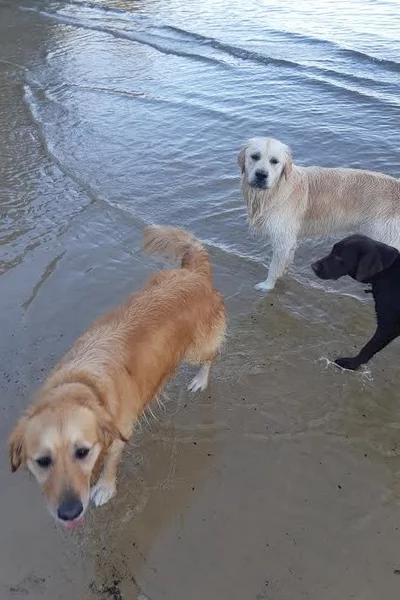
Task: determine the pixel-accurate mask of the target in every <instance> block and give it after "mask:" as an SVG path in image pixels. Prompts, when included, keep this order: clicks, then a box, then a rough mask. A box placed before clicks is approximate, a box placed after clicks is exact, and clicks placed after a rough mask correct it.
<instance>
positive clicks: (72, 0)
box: [62, 0, 400, 73]
mask: <svg viewBox="0 0 400 600" xmlns="http://www.w3.org/2000/svg"><path fill="white" fill-rule="evenodd" d="M66 4H70V5H72V6H77V7H79V8H83V9H89V10H94V11H96V12H98V13H100V14H115V15H118V16H122V17H124V18H125V19H127V20H128V19H129V20H131V19H132V18H134V19H135V20H139V19H140V20H143V21H147V17H146V16H145V15H141V14H140V13H137V12H136V13H135V14H134V17H133V15H132V14H130V13H129V12H127V11H126V10H124V9H121V8H114V7H109V6H100V5H99V4H97V3H95V2H90V1H88V2H78V1H77V0H69V2H68V3H66ZM62 6H63V7H64V8H65V4H63V5H62ZM162 28H164V29H168V30H170V31H173V32H175V33H179V34H180V35H184V36H185V37H187V38H188V39H192V40H194V39H195V40H198V41H203V42H206V43H210V42H213V41H215V42H217V40H214V39H213V38H210V37H207V36H204V35H201V34H198V33H194V32H191V31H188V30H186V29H182V28H180V27H177V26H175V25H163V26H162ZM267 31H268V33H269V34H271V35H279V36H282V35H284V36H286V37H288V38H289V39H292V40H297V41H299V42H302V43H308V44H310V43H311V44H313V45H319V46H324V47H325V48H327V49H330V50H333V51H335V52H338V53H340V54H342V55H346V56H348V57H349V58H356V59H358V60H362V61H366V62H370V63H373V64H379V65H380V66H383V67H385V68H386V69H388V70H390V71H394V72H396V73H399V72H400V63H399V62H398V61H395V60H392V59H387V58H382V57H380V56H375V55H373V54H370V53H368V52H365V51H363V50H357V49H355V48H349V47H347V46H343V45H342V44H340V43H338V42H334V41H332V40H327V39H322V38H320V37H315V36H312V35H309V34H305V33H299V32H295V31H289V30H279V29H274V28H272V27H269V28H268V30H267ZM217 43H218V42H217ZM228 46H229V45H228ZM231 48H235V47H234V46H231Z"/></svg>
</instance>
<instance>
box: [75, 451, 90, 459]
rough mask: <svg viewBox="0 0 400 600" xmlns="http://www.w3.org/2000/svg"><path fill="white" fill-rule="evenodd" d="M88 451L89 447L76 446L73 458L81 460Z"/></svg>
mask: <svg viewBox="0 0 400 600" xmlns="http://www.w3.org/2000/svg"><path fill="white" fill-rule="evenodd" d="M89 452H90V448H77V449H76V450H75V458H77V459H78V460H83V459H84V458H86V457H87V455H88V454H89Z"/></svg>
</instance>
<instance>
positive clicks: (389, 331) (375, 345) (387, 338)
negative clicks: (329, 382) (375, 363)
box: [335, 322, 400, 371]
mask: <svg viewBox="0 0 400 600" xmlns="http://www.w3.org/2000/svg"><path fill="white" fill-rule="evenodd" d="M399 335H400V324H399V323H396V322H389V323H385V324H384V325H382V324H381V325H378V327H377V329H376V331H375V333H374V335H373V336H372V338H371V339H370V340H369V342H367V343H366V344H365V346H364V348H362V350H360V352H359V353H358V354H357V356H353V357H351V356H349V357H343V358H337V359H336V360H335V363H336V364H337V365H339V367H342V368H343V369H350V370H352V371H355V370H356V369H358V367H360V366H361V365H365V364H366V363H367V362H368V361H369V360H371V358H372V357H373V356H374V354H376V353H377V352H379V351H380V350H382V349H383V348H385V347H386V346H387V345H388V344H390V342H392V341H393V340H394V339H396V338H397V337H398V336H399Z"/></svg>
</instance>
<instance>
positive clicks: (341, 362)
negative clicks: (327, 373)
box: [335, 356, 360, 371]
mask: <svg viewBox="0 0 400 600" xmlns="http://www.w3.org/2000/svg"><path fill="white" fill-rule="evenodd" d="M335 363H336V364H337V365H338V366H339V367H342V369H348V370H349V371H355V370H356V369H358V367H359V366H360V365H359V363H358V361H357V360H356V359H355V358H354V357H351V356H348V357H343V358H337V359H336V360H335Z"/></svg>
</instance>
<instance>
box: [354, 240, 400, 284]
mask: <svg viewBox="0 0 400 600" xmlns="http://www.w3.org/2000/svg"><path fill="white" fill-rule="evenodd" d="M398 256H399V252H398V251H397V250H396V248H392V246H387V245H386V244H382V243H380V242H375V243H374V246H373V247H372V248H371V249H370V250H369V251H368V252H367V253H366V254H364V256H362V258H361V259H360V261H359V263H358V265H357V268H356V274H355V279H357V281H367V280H368V279H371V277H374V276H375V275H378V273H381V272H382V271H385V270H386V269H388V268H389V267H391V266H392V264H393V263H394V261H395V260H396V258H397V257H398Z"/></svg>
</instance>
